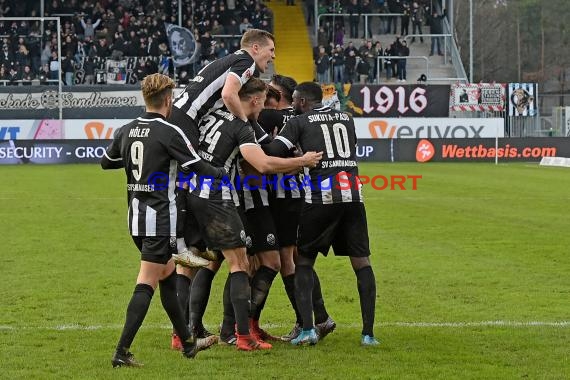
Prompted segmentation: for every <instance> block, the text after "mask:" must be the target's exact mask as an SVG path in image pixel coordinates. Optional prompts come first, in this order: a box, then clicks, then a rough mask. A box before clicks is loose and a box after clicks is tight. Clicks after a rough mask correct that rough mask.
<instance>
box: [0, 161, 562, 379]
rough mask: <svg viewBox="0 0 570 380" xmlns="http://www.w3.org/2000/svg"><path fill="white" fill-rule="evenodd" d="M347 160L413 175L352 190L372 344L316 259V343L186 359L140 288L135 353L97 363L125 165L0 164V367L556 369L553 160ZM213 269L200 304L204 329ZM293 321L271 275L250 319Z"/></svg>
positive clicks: (115, 302) (347, 293) (192, 374)
mask: <svg viewBox="0 0 570 380" xmlns="http://www.w3.org/2000/svg"><path fill="white" fill-rule="evenodd" d="M361 173H362V174H366V175H369V176H373V175H385V176H390V175H422V179H420V180H418V182H417V185H418V186H417V190H415V191H414V190H411V189H410V188H411V185H410V184H409V183H408V184H407V186H408V190H405V191H403V190H394V191H386V190H385V191H376V190H374V189H372V188H371V187H370V186H367V187H366V188H365V196H366V206H367V212H368V224H369V234H370V241H371V249H372V252H373V256H372V262H373V267H374V270H375V273H376V281H377V286H378V295H377V312H376V335H377V336H378V337H379V338H380V339H381V341H382V345H381V346H380V347H378V348H363V347H360V345H359V337H360V310H359V304H358V295H357V291H356V284H355V279H354V275H353V273H352V270H351V268H350V265H349V263H348V260H346V259H342V258H335V257H328V258H323V257H319V259H318V260H317V271H318V273H319V275H320V277H321V283H322V286H323V292H324V296H325V302H326V305H327V308H328V310H329V312H330V314H331V315H332V317H333V318H334V319H335V320H336V321H337V323H338V327H337V330H336V331H335V332H334V333H333V334H331V335H330V336H328V337H327V338H326V339H325V340H323V341H322V342H320V343H319V344H318V345H317V346H315V347H306V348H296V347H292V346H290V345H289V344H285V343H277V344H275V347H274V349H273V350H271V351H267V352H252V353H242V352H236V351H235V350H234V349H232V348H229V347H219V346H218V347H214V348H212V349H210V350H208V351H205V352H202V353H200V354H199V355H198V357H197V358H196V359H195V360H192V361H189V360H186V359H183V358H182V357H181V355H180V354H179V353H177V352H173V351H171V350H170V348H169V344H170V330H169V328H168V321H167V317H166V315H165V313H164V312H163V310H162V308H161V306H160V301H159V300H158V299H157V297H155V299H154V300H153V304H152V305H151V309H150V311H149V314H148V315H147V318H146V320H145V323H144V324H143V327H142V329H141V330H140V332H139V334H138V335H137V338H136V339H135V342H134V344H133V347H132V351H133V352H134V353H135V354H136V356H137V358H138V359H139V360H141V361H142V362H143V363H145V366H144V367H143V368H137V369H131V368H121V369H112V368H111V365H110V358H111V355H112V352H113V349H114V346H115V344H116V340H117V339H118V336H119V334H120V330H121V327H122V323H123V320H124V313H125V309H126V306H127V303H128V300H129V298H130V296H131V292H132V289H133V286H134V282H135V278H136V273H137V271H138V262H139V259H138V254H137V251H136V249H135V247H134V245H133V244H132V242H131V240H130V237H129V236H128V232H127V226H126V197H125V179H124V173H123V172H122V171H110V172H103V171H102V170H101V169H100V168H99V166H97V165H83V166H81V165H67V166H11V167H0V178H1V181H2V182H1V183H2V184H1V186H0V202H1V204H2V206H1V207H0V230H1V231H2V234H1V236H2V244H1V245H0V247H1V248H0V250H1V259H0V269H1V270H0V273H1V286H0V378H6V379H18V378H21V379H30V378H37V379H46V378H52V379H66V378H70V379H79V378H84V379H93V378H101V379H108V378H137V379H143V378H144V379H147V378H148V379H157V378H164V379H174V378H182V377H185V378H189V379H205V378H209V379H218V378H232V379H239V378H251V379H257V378H260V379H277V378H291V379H292V378H306V379H313V378H314V379H333V378H334V379H347V378H351V379H361V378H362V379H365V378H366V379H380V378H382V379H568V378H570V362H569V356H570V354H569V353H570V255H569V249H568V247H570V217H569V207H568V204H569V198H570V195H569V192H568V189H570V171H569V170H568V169H559V168H540V167H538V165H537V164H503V165H498V166H495V165H492V164H434V163H431V164H423V165H421V164H362V165H361ZM225 273H226V270H225V266H223V267H222V272H221V273H220V274H219V275H218V276H217V278H216V280H215V283H214V286H213V294H212V298H211V301H210V304H209V306H208V309H207V312H206V316H205V322H206V324H207V325H208V326H209V327H210V329H212V330H217V327H216V326H217V325H218V324H219V322H220V321H221V291H222V288H223V281H224V280H225ZM293 321H294V316H293V313H292V311H291V309H290V306H289V305H288V301H287V297H286V295H285V291H284V289H283V285H282V281H281V279H280V278H279V277H278V278H277V279H276V281H275V282H274V286H273V289H272V290H271V293H270V297H269V301H268V303H267V305H266V308H265V310H264V313H263V315H262V325H264V326H265V327H267V329H268V330H269V331H271V332H272V333H275V334H283V333H286V332H288V331H289V329H290V328H291V327H292V324H293Z"/></svg>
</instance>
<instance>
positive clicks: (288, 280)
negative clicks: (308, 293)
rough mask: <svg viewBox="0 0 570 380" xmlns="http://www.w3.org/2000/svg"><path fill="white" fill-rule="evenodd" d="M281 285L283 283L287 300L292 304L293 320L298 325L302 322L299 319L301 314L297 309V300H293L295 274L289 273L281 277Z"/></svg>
mask: <svg viewBox="0 0 570 380" xmlns="http://www.w3.org/2000/svg"><path fill="white" fill-rule="evenodd" d="M283 285H285V292H287V297H289V302H291V306H293V310H294V311H295V322H296V323H298V324H299V325H300V324H301V323H303V320H302V319H301V314H300V313H299V309H297V301H296V300H295V274H294V273H293V274H290V275H289V276H286V277H283Z"/></svg>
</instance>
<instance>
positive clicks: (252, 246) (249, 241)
mask: <svg viewBox="0 0 570 380" xmlns="http://www.w3.org/2000/svg"><path fill="white" fill-rule="evenodd" d="M245 219H246V221H245V222H244V226H245V232H246V235H247V238H246V247H247V253H248V254H249V255H255V254H256V253H258V252H264V251H278V250H279V242H278V240H277V235H276V229H275V224H274V223H273V217H272V216H271V211H270V209H269V207H267V206H264V207H255V208H251V209H249V210H247V211H246V212H245Z"/></svg>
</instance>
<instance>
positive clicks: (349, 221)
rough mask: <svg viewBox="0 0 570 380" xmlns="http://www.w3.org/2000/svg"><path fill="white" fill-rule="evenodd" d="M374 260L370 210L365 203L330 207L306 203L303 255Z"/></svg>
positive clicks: (301, 236)
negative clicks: (368, 220) (370, 243)
mask: <svg viewBox="0 0 570 380" xmlns="http://www.w3.org/2000/svg"><path fill="white" fill-rule="evenodd" d="M331 246H332V248H333V251H334V254H335V255H336V256H352V257H367V256H370V246H369V243H368V225H367V222H366V210H365V209H364V204H363V203H361V202H351V203H334V204H328V205H322V204H312V203H305V204H304V205H303V211H302V212H301V220H300V222H299V238H298V241H297V247H298V249H299V255H302V256H304V257H307V258H311V259H314V258H316V257H317V254H318V253H319V252H321V253H322V254H323V255H325V256H326V255H327V253H328V251H329V249H330V247H331Z"/></svg>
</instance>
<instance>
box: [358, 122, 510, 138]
mask: <svg viewBox="0 0 570 380" xmlns="http://www.w3.org/2000/svg"><path fill="white" fill-rule="evenodd" d="M354 125H355V128H356V136H357V137H358V138H359V139H414V138H416V139H417V138H427V139H437V138H442V139H447V138H485V137H503V136H504V135H505V128H504V121H503V119H501V118H488V119H480V118H423V117H417V118H409V117H407V118H385V119H384V118H367V117H361V118H354Z"/></svg>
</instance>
